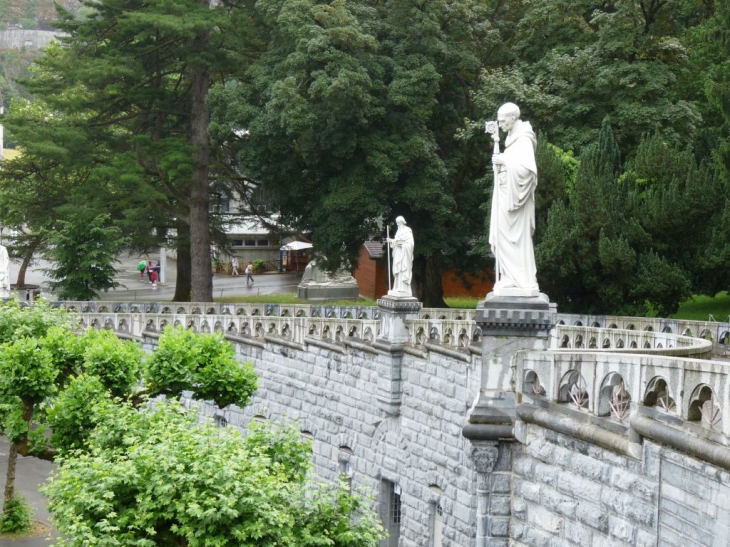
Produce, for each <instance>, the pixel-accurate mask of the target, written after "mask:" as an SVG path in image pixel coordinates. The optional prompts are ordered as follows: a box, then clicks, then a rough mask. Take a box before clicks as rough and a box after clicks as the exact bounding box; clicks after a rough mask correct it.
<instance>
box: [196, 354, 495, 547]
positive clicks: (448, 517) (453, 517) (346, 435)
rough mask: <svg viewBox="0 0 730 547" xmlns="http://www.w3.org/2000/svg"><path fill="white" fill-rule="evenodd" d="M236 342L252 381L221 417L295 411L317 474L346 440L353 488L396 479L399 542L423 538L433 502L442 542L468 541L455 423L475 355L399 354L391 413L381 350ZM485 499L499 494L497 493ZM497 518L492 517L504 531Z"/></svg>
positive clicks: (469, 481)
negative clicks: (247, 393)
mask: <svg viewBox="0 0 730 547" xmlns="http://www.w3.org/2000/svg"><path fill="white" fill-rule="evenodd" d="M238 351H239V352H240V358H241V359H242V360H250V361H252V362H253V363H254V367H255V369H256V372H257V373H258V375H259V390H258V391H257V393H256V395H255V397H254V399H253V401H252V402H251V404H249V405H248V407H246V408H245V409H234V410H232V411H231V410H228V411H226V419H227V421H228V422H229V424H231V425H234V426H240V427H245V425H246V424H247V423H248V421H250V420H251V419H252V418H253V417H254V416H262V417H264V418H266V419H268V420H272V421H275V420H280V419H283V420H298V422H299V427H300V429H301V430H302V431H307V432H309V433H311V434H312V435H313V437H314V441H313V459H314V465H315V471H316V473H317V475H318V476H320V477H322V478H324V479H326V480H335V479H337V478H338V477H339V475H340V469H341V468H340V464H339V463H338V458H339V457H340V452H341V448H342V447H347V448H349V449H350V450H351V451H352V455H351V456H348V460H349V463H350V466H351V469H352V484H353V487H354V488H360V487H364V488H365V490H366V491H368V492H370V493H371V494H372V495H373V497H375V498H376V501H377V495H378V492H379V485H380V481H381V480H382V479H385V480H388V481H391V482H393V483H395V484H397V485H399V486H400V488H401V514H402V516H401V525H400V543H399V545H400V546H401V547H428V546H430V545H431V541H432V531H433V513H434V510H435V506H436V504H439V505H440V506H441V509H442V514H443V536H442V538H443V539H442V545H444V546H450V547H472V546H474V545H475V539H474V537H475V528H474V522H475V511H476V507H475V501H474V500H475V488H476V479H475V472H474V468H473V462H472V461H471V459H470V458H469V453H470V445H469V442H468V441H467V440H466V439H465V438H464V437H463V436H462V434H461V430H462V427H463V425H464V423H465V420H466V415H467V411H468V408H469V406H470V404H471V401H472V400H473V399H474V398H475V397H476V395H477V393H478V390H479V375H478V374H476V373H474V370H475V367H477V366H479V365H480V363H479V362H478V360H477V359H475V360H474V361H473V362H472V361H470V362H464V361H460V360H457V359H453V358H450V357H449V356H446V355H442V354H439V353H437V352H430V353H429V354H428V358H426V359H424V358H421V357H418V356H414V355H410V354H405V355H404V356H403V359H402V365H401V372H400V373H401V377H402V383H401V385H402V394H401V405H400V409H399V410H400V413H399V415H396V416H388V415H386V414H384V413H383V412H382V411H381V410H380V408H379V407H378V404H377V399H376V395H377V390H378V378H379V375H383V374H385V375H387V374H388V372H389V371H388V367H389V366H390V363H391V358H390V355H389V354H388V353H383V352H370V351H364V350H358V349H354V348H352V347H348V348H346V349H345V348H343V349H342V350H341V351H340V350H333V349H330V348H328V347H324V345H322V346H321V347H320V346H318V345H314V344H310V345H308V346H307V348H306V350H304V349H295V348H291V347H289V346H283V345H278V344H276V343H270V342H267V343H266V345H265V348H260V347H257V346H249V345H245V344H240V345H238ZM209 413H210V414H211V415H212V414H213V413H214V410H212V411H211V412H209ZM496 488H498V489H501V490H505V488H508V481H507V483H506V482H505V479H504V477H501V478H500V479H498V480H497V484H496ZM495 503H500V504H502V505H505V504H508V503H507V502H506V501H505V497H504V493H502V494H501V497H500V498H499V499H498V500H496V501H495ZM502 520H505V522H496V521H495V523H494V526H502V527H503V528H504V529H505V536H506V529H507V528H508V522H506V519H502Z"/></svg>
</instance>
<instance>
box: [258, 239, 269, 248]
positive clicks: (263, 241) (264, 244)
mask: <svg viewBox="0 0 730 547" xmlns="http://www.w3.org/2000/svg"><path fill="white" fill-rule="evenodd" d="M256 245H258V246H259V247H268V246H269V240H268V239H259V240H258V241H256Z"/></svg>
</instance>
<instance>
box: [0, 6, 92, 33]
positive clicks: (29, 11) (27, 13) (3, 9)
mask: <svg viewBox="0 0 730 547" xmlns="http://www.w3.org/2000/svg"><path fill="white" fill-rule="evenodd" d="M57 2H58V4H60V5H61V6H62V7H63V8H65V9H67V10H69V11H71V12H76V11H77V10H78V9H79V8H80V7H81V2H80V1H79V0H57ZM56 19H57V15H56V8H55V6H54V0H36V1H35V2H29V1H28V0H5V1H3V2H0V24H3V25H4V26H8V25H21V26H22V28H23V29H25V30H33V29H41V30H51V29H50V26H49V24H50V23H52V22H53V21H55V20H56Z"/></svg>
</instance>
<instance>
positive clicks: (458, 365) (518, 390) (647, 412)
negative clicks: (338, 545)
mask: <svg viewBox="0 0 730 547" xmlns="http://www.w3.org/2000/svg"><path fill="white" fill-rule="evenodd" d="M146 307H149V308H150V309H146V308H145V311H146V312H147V313H145V312H144V311H140V310H134V309H132V308H128V309H123V306H122V305H121V304H114V307H113V308H110V309H108V310H102V309H98V310H96V313H91V312H85V313H82V314H81V317H82V320H83V323H84V324H86V325H93V326H94V327H96V328H113V329H115V330H116V331H117V332H118V333H119V334H120V336H124V337H129V338H141V339H142V340H143V341H145V347H146V348H147V349H151V348H152V347H153V346H154V341H155V339H156V337H157V336H158V335H159V332H160V330H161V329H162V328H163V327H164V325H165V324H168V325H171V324H179V325H183V326H186V327H188V328H193V329H195V330H197V331H200V332H203V331H211V330H217V329H220V330H222V331H223V332H224V333H226V334H227V337H228V339H229V340H231V341H232V342H233V343H234V344H235V345H236V348H237V351H238V354H239V358H240V359H242V360H250V361H252V362H253V363H254V366H255V368H256V371H257V373H258V374H259V377H260V380H259V385H260V389H259V390H258V392H257V394H256V396H255V398H254V400H253V402H252V403H251V404H250V405H249V406H248V407H246V408H245V409H236V408H233V409H226V410H225V411H219V410H217V409H216V408H214V407H212V406H206V407H203V409H202V411H203V413H204V414H207V415H208V416H211V417H215V418H216V419H218V420H221V421H223V420H225V421H226V422H228V423H229V424H232V425H235V426H241V427H243V426H245V425H246V424H247V423H248V422H249V421H251V420H252V419H265V420H280V419H283V420H292V419H295V420H297V421H298V424H299V428H300V430H301V431H302V433H303V435H305V436H307V437H309V438H311V439H312V441H313V460H314V464H315V470H316V473H317V474H318V475H319V476H321V477H322V478H324V479H327V480H334V479H336V478H337V477H338V476H340V474H341V473H342V472H346V473H349V474H350V475H351V478H352V484H353V486H354V487H356V488H357V487H363V488H365V490H366V491H368V492H369V493H370V494H372V495H373V496H374V498H375V500H376V503H377V504H378V507H379V508H382V507H384V506H385V501H384V500H385V496H384V494H383V485H384V484H389V485H391V487H392V488H394V491H396V490H397V492H398V493H399V494H400V503H401V506H400V509H401V510H400V523H399V526H398V527H396V530H397V529H399V530H400V532H399V536H400V538H399V542H398V543H397V545H399V546H400V547H405V546H407V547H415V546H419V547H421V546H422V547H433V546H434V545H446V546H450V547H507V546H514V547H569V546H570V547H573V546H598V547H602V546H611V547H630V546H639V547H644V546H659V545H661V546H665V545H666V546H671V547H679V546H682V547H685V546H689V547H694V546H695V545H696V546H700V545H703V546H727V545H730V539H729V538H730V503H728V502H730V474H729V473H728V470H730V448H728V447H730V391H729V390H728V385H730V376H729V375H728V368H727V364H726V363H723V362H718V361H712V360H708V359H691V358H687V357H688V356H693V355H698V354H703V355H705V353H706V351H707V349H708V347H709V346H710V343H709V341H708V340H697V341H696V343H692V342H691V340H689V339H684V338H683V337H682V335H681V334H680V333H684V332H685V330H686V327H685V326H684V325H674V326H673V327H672V331H673V333H674V334H672V333H669V332H668V331H667V330H665V329H664V328H662V329H659V328H657V329H654V327H652V328H651V329H649V328H648V327H649V326H651V325H649V324H648V323H647V324H646V325H641V326H639V325H640V323H638V322H635V323H633V322H632V323H631V325H635V328H632V329H622V328H620V327H621V326H626V325H616V326H613V327H612V326H611V324H609V325H606V326H605V327H603V328H602V329H599V330H596V329H598V327H594V326H585V327H580V328H576V327H574V326H572V325H571V326H570V327H564V326H560V325H558V326H557V327H556V328H555V329H553V330H552V331H551V333H550V340H551V342H550V347H551V348H552V349H549V350H546V349H542V350H536V349H534V348H533V346H534V344H533V342H532V339H530V338H529V337H525V341H524V343H523V344H521V346H522V347H524V348H532V349H523V350H515V351H516V352H515V353H514V356H513V357H512V358H509V359H508V358H507V357H504V358H503V359H502V360H503V361H504V363H502V364H501V365H500V362H499V360H498V359H496V357H495V356H496V355H497V354H498V353H499V352H497V350H494V351H492V350H490V349H489V348H491V347H492V346H494V347H497V346H499V345H500V344H501V346H499V347H502V346H504V347H508V346H509V347H512V346H511V344H514V339H512V338H509V337H504V336H498V335H487V336H484V338H483V339H482V336H481V330H480V329H479V328H478V327H475V325H474V323H473V317H470V316H469V312H465V311H464V310H439V311H436V310H422V311H421V313H420V316H419V318H417V319H409V320H407V321H406V325H407V328H408V331H409V333H410V338H409V341H408V342H406V343H404V344H388V343H385V342H383V341H382V339H380V338H377V335H378V333H379V330H380V329H379V327H378V321H379V320H378V318H376V316H377V314H376V313H373V311H372V310H371V311H367V310H362V309H355V308H353V309H335V308H332V309H330V308H326V307H315V306H312V307H301V309H300V308H299V307H293V308H291V309H289V308H285V307H274V306H264V307H259V308H253V307H250V306H248V307H244V306H238V305H236V306H233V307H231V308H230V309H228V308H226V309H224V308H223V305H212V304H211V305H209V304H205V305H202V304H191V305H190V310H189V311H187V310H186V309H183V307H182V305H181V306H179V309H169V310H167V312H166V313H165V309H162V308H160V309H159V310H158V309H153V308H154V304H146ZM117 308H119V310H118V311H119V312H120V313H115V311H117ZM77 309H82V310H83V309H84V307H83V306H82V305H79V307H78V308H77ZM160 311H161V312H163V313H160ZM186 312H187V313H186ZM629 320H631V319H629ZM631 321H635V320H631ZM589 324H590V323H589ZM655 326H656V325H655ZM699 326H702V325H699ZM641 327H644V328H641ZM694 327H695V326H693V328H694ZM721 328H723V329H724V328H726V327H721ZM368 332H369V333H370V334H371V335H372V334H375V335H376V339H373V338H374V337H373V336H370V335H368V334H367V333H368ZM700 332H701V331H700V330H697V329H695V332H694V334H699V333H700ZM715 332H720V331H719V330H716V331H715ZM419 333H420V334H419ZM594 335H595V337H596V339H597V340H602V341H605V340H609V341H610V347H607V348H606V349H598V348H593V349H591V348H578V344H577V340H578V337H579V336H580V337H581V339H582V340H583V341H584V342H586V341H588V340H589V339H590V338H591V337H592V336H594ZM566 337H567V340H568V342H569V344H568V347H567V348H564V349H560V348H559V345H561V344H562V342H563V339H564V338H566ZM621 341H623V343H624V344H625V345H626V346H628V345H630V344H631V342H633V341H635V342H636V346H637V347H636V348H630V347H626V348H621V349H623V350H624V351H625V353H624V352H620V351H618V349H619V348H618V347H617V346H618V345H619V342H621ZM647 342H648V344H647ZM546 343H547V342H546ZM490 344H491V345H490ZM645 346H648V347H645ZM662 346H663V347H662ZM568 348H570V349H568ZM632 349H633V352H632ZM669 350H671V353H672V355H670V356H667V355H663V353H666V352H667V351H669ZM503 353H504V352H503ZM507 354H510V355H512V353H510V352H507V353H505V355H507ZM483 355H484V356H486V357H483ZM500 355H501V354H500ZM504 364H507V366H508V368H507V369H505V370H504V371H503V372H504V373H505V374H504V376H503V377H502V376H500V375H498V376H500V377H501V378H502V380H501V382H502V383H499V382H498V385H497V384H495V386H496V387H495V386H493V385H492V383H490V382H491V380H490V378H491V376H490V374H493V373H494V371H495V370H497V368H495V367H499V366H502V365H504ZM485 378H486V380H489V381H486V380H485ZM485 382H486V383H485ZM502 384H504V386H502ZM485 388H494V389H493V390H492V391H494V392H495V393H496V392H497V391H498V389H497V388H499V389H506V390H509V389H511V394H512V401H513V402H514V412H515V418H514V421H513V423H512V424H510V423H509V421H497V422H493V423H487V422H476V421H472V418H474V417H475V415H476V412H475V409H476V408H477V407H480V405H481V404H482V403H484V402H486V403H488V404H494V403H499V399H498V398H492V400H491V403H490V401H489V400H488V398H485V397H484V395H485V394H488V393H487V392H488V391H489V390H488V389H487V390H485ZM619 388H620V389H619ZM574 389H580V390H582V391H583V392H584V394H585V401H584V403H582V404H581V406H580V407H579V406H578V403H576V401H575V400H573V397H572V396H571V393H572V391H573V390H574ZM617 390H618V391H620V392H621V393H622V394H623V395H622V396H623V397H627V398H626V399H622V400H624V401H625V402H626V407H625V410H626V413H625V415H623V416H618V415H617V414H616V412H615V411H614V409H613V407H612V406H611V404H612V403H614V404H617V401H616V400H614V399H613V395H615V394H616V393H617ZM481 408H482V410H483V409H484V407H483V406H482V407H481ZM506 408H507V407H503V409H502V410H504V409H506ZM485 416H488V413H487V414H485ZM468 427H472V428H473V429H472V433H473V432H474V430H477V431H482V429H480V428H485V427H486V431H487V433H488V432H489V431H494V432H496V433H495V434H494V436H493V437H489V436H488V435H487V436H482V437H478V435H477V436H475V435H467V437H469V440H467V438H465V437H464V435H466V431H467V428H468ZM474 428H475V429H474ZM490 428H492V429H490ZM386 481H387V482H386ZM437 515H438V522H439V524H438V526H436V525H435V522H436V520H437V519H436V516H437ZM437 530H441V532H440V542H439V543H437V542H436V538H434V534H435V533H436V531H437ZM384 545H387V546H388V547H390V546H391V545H395V543H393V544H391V543H388V544H384Z"/></svg>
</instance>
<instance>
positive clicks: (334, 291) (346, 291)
mask: <svg viewBox="0 0 730 547" xmlns="http://www.w3.org/2000/svg"><path fill="white" fill-rule="evenodd" d="M359 297H360V289H359V288H358V286H357V284H355V285H353V284H351V283H308V284H301V285H298V286H297V298H301V299H302V300H310V301H313V302H316V301H324V300H333V299H343V300H345V299H352V300H356V299H357V298H359Z"/></svg>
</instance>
